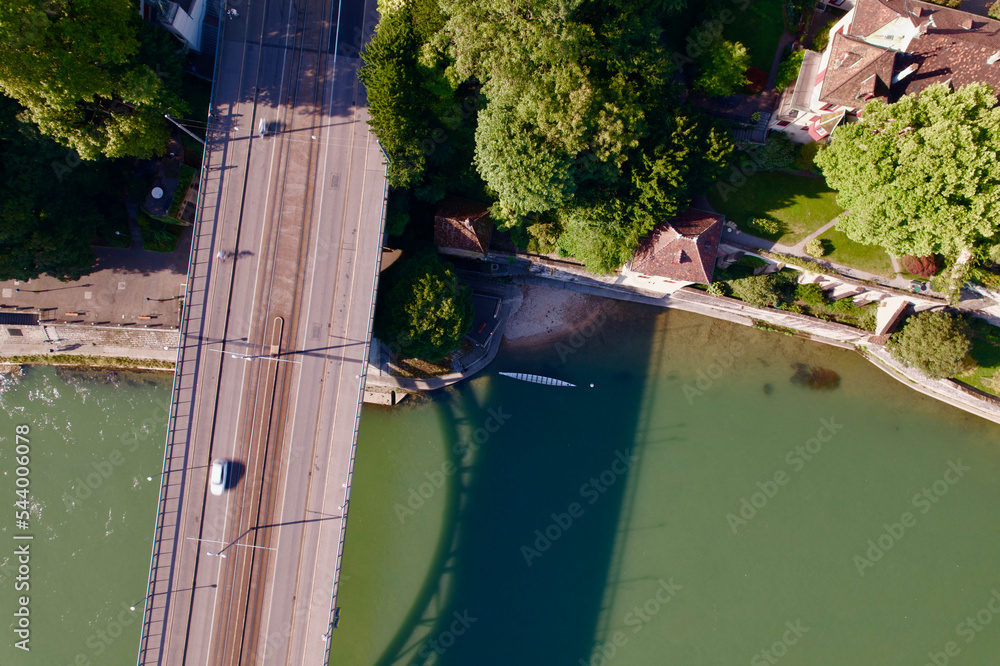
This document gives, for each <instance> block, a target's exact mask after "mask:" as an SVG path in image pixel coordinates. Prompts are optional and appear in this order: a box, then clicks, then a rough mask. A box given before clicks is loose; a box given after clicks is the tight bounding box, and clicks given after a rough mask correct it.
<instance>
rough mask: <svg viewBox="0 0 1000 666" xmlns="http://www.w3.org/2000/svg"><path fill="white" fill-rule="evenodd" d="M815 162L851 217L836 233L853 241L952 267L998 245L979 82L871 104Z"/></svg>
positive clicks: (994, 171) (996, 129)
mask: <svg viewBox="0 0 1000 666" xmlns="http://www.w3.org/2000/svg"><path fill="white" fill-rule="evenodd" d="M816 164H817V165H819V166H820V167H821V168H822V169H823V173H824V174H825V175H826V179H827V182H828V183H829V184H830V186H831V187H833V188H834V189H836V190H838V195H837V203H839V204H840V205H841V206H842V207H844V208H846V209H847V210H848V211H849V212H848V213H847V214H845V215H844V216H842V217H841V219H840V221H839V222H838V225H837V226H838V228H840V229H841V230H842V231H844V233H846V234H847V236H848V237H849V238H851V240H854V241H857V242H860V243H867V244H872V245H881V246H882V247H884V248H885V249H886V250H888V251H889V252H891V253H893V254H896V255H907V254H913V255H918V256H925V255H930V254H935V253H939V254H943V255H945V256H947V257H949V258H951V259H952V260H954V259H955V258H956V257H957V256H958V255H959V254H960V253H961V251H962V250H963V249H970V250H974V249H975V248H976V247H977V246H979V245H981V244H984V243H989V244H996V243H997V242H998V240H1000V238H998V232H1000V108H998V107H997V100H996V97H995V96H994V95H993V92H992V91H991V90H990V88H989V87H988V86H986V85H984V84H972V85H968V86H965V87H963V88H961V89H959V90H957V91H952V90H951V89H950V88H949V87H947V86H945V85H943V84H939V85H934V86H930V87H928V88H926V89H925V90H924V91H922V92H921V93H920V96H919V97H914V96H906V97H904V98H903V99H901V100H900V101H898V102H896V103H895V104H884V103H882V102H879V101H873V102H870V103H869V104H867V105H866V106H865V112H864V115H863V117H862V118H861V120H860V121H859V122H856V123H847V124H846V125H841V126H840V127H838V128H837V129H836V130H834V132H833V137H832V141H831V143H830V145H829V146H828V147H827V148H826V149H824V150H822V151H821V152H820V153H819V155H817V157H816Z"/></svg>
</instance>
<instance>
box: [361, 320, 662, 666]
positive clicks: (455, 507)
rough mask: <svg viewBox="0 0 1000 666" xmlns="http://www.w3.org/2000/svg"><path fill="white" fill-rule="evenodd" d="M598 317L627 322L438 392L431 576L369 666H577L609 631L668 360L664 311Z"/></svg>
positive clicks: (511, 360)
mask: <svg viewBox="0 0 1000 666" xmlns="http://www.w3.org/2000/svg"><path fill="white" fill-rule="evenodd" d="M612 311H613V312H616V313H624V314H627V315H628V317H627V318H626V319H623V320H619V321H612V320H611V319H610V318H609V319H608V320H606V321H605V322H604V323H603V324H600V325H598V326H596V327H595V328H596V330H595V331H592V332H591V333H590V334H589V335H588V336H583V337H579V336H578V337H576V338H575V339H569V338H567V339H566V340H563V341H562V342H557V343H554V344H552V345H549V346H546V347H545V348H544V349H541V348H536V349H533V350H530V351H527V350H522V351H517V352H507V351H505V352H503V353H501V355H500V356H499V357H498V359H497V361H495V362H494V364H493V366H491V367H490V369H489V372H490V373H491V374H492V375H494V376H493V377H492V378H491V380H490V384H489V389H488V390H487V391H485V392H484V391H483V390H482V388H481V385H480V387H478V388H477V387H474V386H471V385H469V384H468V383H463V384H459V385H458V386H456V387H452V388H451V389H448V390H446V391H445V392H444V395H443V396H439V399H438V405H439V408H440V414H441V416H440V418H441V419H442V420H443V422H444V425H445V430H446V432H448V433H449V434H450V442H449V454H450V459H451V462H452V463H453V464H454V465H455V466H456V468H457V469H459V470H460V471H459V472H458V473H455V474H452V475H450V476H449V477H448V480H449V483H450V487H449V489H448V492H449V495H448V500H447V507H448V508H447V515H446V516H445V519H444V521H443V528H442V532H441V535H440V538H439V541H438V546H437V552H436V554H435V557H434V559H433V565H432V567H431V569H430V570H429V572H428V576H427V578H426V580H425V581H424V583H423V586H422V589H421V590H420V593H419V594H418V595H417V597H416V598H415V600H414V602H413V604H412V606H411V608H410V611H409V613H408V614H407V616H406V618H405V620H404V621H403V622H402V624H401V625H400V626H399V627H398V629H397V632H396V634H395V635H394V637H393V639H392V640H391V641H390V643H389V644H388V645H387V647H386V649H385V650H384V652H383V653H382V655H381V657H380V658H379V660H378V661H377V662H376V663H377V666H403V665H406V666H414V665H424V664H427V665H430V664H446V665H455V666H459V665H461V666H468V665H469V664H476V665H477V666H482V665H489V664H504V665H506V664H518V663H522V664H547V665H550V666H578V665H579V664H580V663H581V660H582V663H584V664H589V663H590V660H591V655H592V654H593V651H594V648H595V646H596V645H598V644H599V642H600V641H603V640H607V635H608V634H609V633H613V630H614V628H616V627H617V626H618V625H620V624H621V620H622V618H613V617H610V616H609V610H610V609H611V608H612V606H613V604H614V594H615V590H616V589H617V586H618V583H619V578H620V574H619V566H620V559H621V558H620V551H621V549H622V543H623V541H624V536H625V535H624V530H626V529H628V525H629V523H630V521H629V514H630V512H631V492H632V490H633V489H634V487H635V484H634V483H630V480H631V479H632V477H633V476H634V475H635V474H636V473H637V471H638V469H639V466H640V465H641V461H642V446H643V442H644V441H645V440H646V438H647V435H648V433H646V432H645V430H646V429H645V427H644V424H645V421H646V420H647V419H648V414H649V410H650V408H649V407H648V406H647V405H646V403H647V402H648V401H649V400H650V396H647V395H646V391H647V384H648V382H647V379H648V377H647V375H648V371H647V369H648V368H657V367H658V366H659V364H660V356H661V355H662V354H664V353H666V349H665V347H666V341H665V340H662V339H657V336H656V335H655V333H656V331H657V330H662V323H663V320H662V319H658V317H667V316H670V315H669V313H664V312H661V311H660V310H656V309H652V308H650V309H646V308H642V307H636V306H629V307H627V308H625V307H624V306H622V307H615V308H614V309H613V310H612ZM623 340H625V341H627V343H624V344H622V343H620V342H619V341H623ZM500 370H504V371H521V372H530V373H537V374H542V375H548V376H553V377H556V378H559V379H564V380H567V381H571V382H573V383H575V384H577V387H576V388H557V387H547V386H538V385H533V384H527V383H523V382H519V381H517V380H513V379H508V378H505V377H498V376H495V372H496V371H500ZM591 382H593V383H594V384H595V387H593V388H591V387H590V383H591ZM655 585H656V581H652V582H651V588H652V587H655Z"/></svg>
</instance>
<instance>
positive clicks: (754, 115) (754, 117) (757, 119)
mask: <svg viewBox="0 0 1000 666" xmlns="http://www.w3.org/2000/svg"><path fill="white" fill-rule="evenodd" d="M750 120H752V121H753V122H755V123H759V122H760V111H754V112H753V113H751V114H750Z"/></svg>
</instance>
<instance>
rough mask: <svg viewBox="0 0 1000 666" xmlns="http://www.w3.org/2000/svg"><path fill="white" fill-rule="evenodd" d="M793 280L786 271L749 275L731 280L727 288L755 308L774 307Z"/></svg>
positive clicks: (788, 289) (783, 297)
mask: <svg viewBox="0 0 1000 666" xmlns="http://www.w3.org/2000/svg"><path fill="white" fill-rule="evenodd" d="M793 284H794V281H793V279H792V277H791V276H790V275H789V274H788V273H784V272H782V273H771V274H770V275H751V276H750V277H746V278H743V279H741V280H733V281H732V282H730V283H729V288H730V289H732V291H733V296H735V297H736V298H738V299H740V300H741V301H744V302H746V303H747V304H748V305H752V306H754V307H755V308H763V307H767V306H770V307H776V306H777V305H778V303H780V302H781V301H782V300H784V299H786V298H787V297H788V294H789V292H790V291H791V290H792V285H793Z"/></svg>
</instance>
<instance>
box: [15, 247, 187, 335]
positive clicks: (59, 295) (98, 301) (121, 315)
mask: <svg viewBox="0 0 1000 666" xmlns="http://www.w3.org/2000/svg"><path fill="white" fill-rule="evenodd" d="M190 247H191V228H190V227H186V228H185V229H184V232H183V233H182V234H181V237H180V238H179V239H178V241H177V249H176V250H174V251H173V252H169V253H165V252H151V251H148V250H144V249H143V248H142V243H141V242H139V243H136V242H133V244H132V247H129V248H110V247H95V248H93V249H94V254H95V255H96V257H97V261H96V264H95V268H94V272H93V273H91V274H90V275H85V276H84V277H82V278H81V279H79V280H75V281H73V282H60V281H59V280H57V279H55V278H53V277H49V276H47V275H43V276H42V277H39V278H37V279H35V280H29V281H28V282H20V281H17V280H7V281H5V282H0V312H11V311H22V312H34V313H38V314H39V319H40V321H42V323H52V324H56V323H58V324H65V323H75V324H84V325H88V326H89V325H94V324H97V325H111V326H117V325H119V324H120V325H122V326H130V327H137V328H143V327H150V328H164V329H174V328H176V327H177V326H178V324H179V322H180V309H181V307H182V299H183V296H184V287H185V284H186V283H187V269H188V254H189V251H190ZM2 353H5V352H4V351H3V350H2V348H0V354H2Z"/></svg>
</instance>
